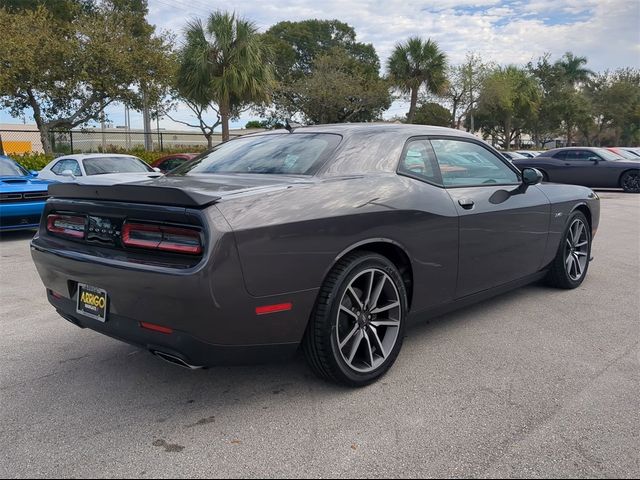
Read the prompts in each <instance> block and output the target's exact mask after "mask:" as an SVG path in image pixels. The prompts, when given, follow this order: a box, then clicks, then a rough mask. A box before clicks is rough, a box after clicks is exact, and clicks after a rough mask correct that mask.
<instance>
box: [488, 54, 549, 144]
mask: <svg viewBox="0 0 640 480" xmlns="http://www.w3.org/2000/svg"><path fill="white" fill-rule="evenodd" d="M539 101H540V91H539V87H538V84H537V82H536V81H535V79H534V78H533V77H532V76H531V75H530V74H529V73H528V72H526V71H525V70H523V69H521V68H518V67H515V66H508V67H498V68H496V69H495V70H494V71H493V72H492V73H491V74H489V75H488V76H487V78H486V79H485V81H484V84H483V86H482V89H481V91H480V96H479V100H478V108H477V111H476V114H477V117H478V122H479V124H480V125H481V126H482V128H483V129H484V130H485V132H487V133H489V134H490V135H492V136H494V137H497V138H499V139H501V140H502V144H503V147H504V148H505V150H509V148H510V146H511V142H512V141H513V140H514V139H515V138H517V137H518V135H519V134H520V133H521V131H522V129H523V127H524V126H525V125H526V123H527V122H528V121H529V120H530V119H531V117H532V116H533V115H535V112H536V111H537V108H538V105H539Z"/></svg>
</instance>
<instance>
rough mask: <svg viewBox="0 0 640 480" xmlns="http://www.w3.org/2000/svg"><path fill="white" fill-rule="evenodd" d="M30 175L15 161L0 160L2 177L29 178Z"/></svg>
mask: <svg viewBox="0 0 640 480" xmlns="http://www.w3.org/2000/svg"><path fill="white" fill-rule="evenodd" d="M28 176H29V173H28V172H27V171H26V170H25V169H24V168H22V167H21V166H20V165H18V164H17V163H15V162H14V161H13V160H9V159H8V158H0V177H28Z"/></svg>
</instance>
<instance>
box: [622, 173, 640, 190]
mask: <svg viewBox="0 0 640 480" xmlns="http://www.w3.org/2000/svg"><path fill="white" fill-rule="evenodd" d="M622 188H623V190H624V191H625V192H634V193H637V192H640V174H638V173H629V174H627V175H625V176H624V178H623V179H622Z"/></svg>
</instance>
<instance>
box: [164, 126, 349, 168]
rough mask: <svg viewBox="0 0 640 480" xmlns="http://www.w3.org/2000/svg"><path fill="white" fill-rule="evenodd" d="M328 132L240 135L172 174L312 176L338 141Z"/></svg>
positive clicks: (339, 138) (337, 136)
mask: <svg viewBox="0 0 640 480" xmlns="http://www.w3.org/2000/svg"><path fill="white" fill-rule="evenodd" d="M341 138H342V137H341V136H340V135H335V134H328V133H282V134H270V135H256V136H247V137H241V138H238V139H235V140H231V141H230V142H226V143H223V144H221V145H219V146H218V147H215V148H214V149H213V150H212V151H211V152H209V153H207V154H205V155H202V156H201V157H200V158H199V159H198V160H196V161H194V162H190V163H188V164H187V165H184V166H182V167H178V168H177V169H176V171H174V172H172V174H177V175H184V174H187V175H190V174H200V173H258V174H273V175H313V174H314V173H315V172H317V171H318V169H319V168H320V167H321V166H322V165H323V163H324V162H325V161H326V160H327V159H328V158H329V156H330V155H331V153H332V152H333V151H334V150H335V148H336V147H337V146H338V144H339V143H340V140H341Z"/></svg>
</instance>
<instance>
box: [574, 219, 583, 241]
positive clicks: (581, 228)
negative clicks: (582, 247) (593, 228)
mask: <svg viewBox="0 0 640 480" xmlns="http://www.w3.org/2000/svg"><path fill="white" fill-rule="evenodd" d="M583 230H584V225H583V224H582V222H578V226H577V227H576V238H575V240H574V242H573V244H574V245H575V244H576V243H578V242H579V241H580V237H581V236H582V231H583Z"/></svg>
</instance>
